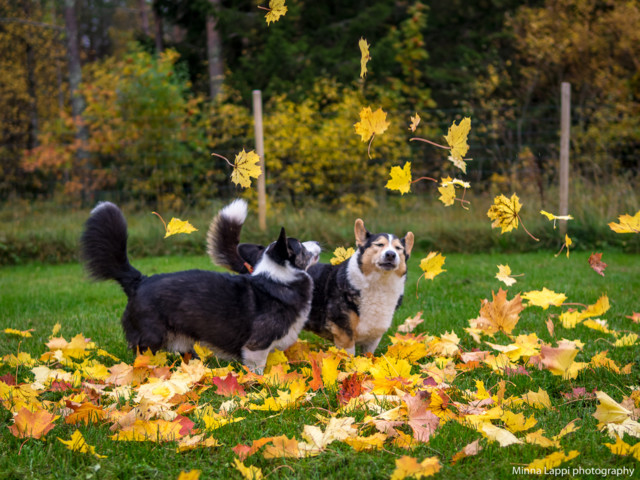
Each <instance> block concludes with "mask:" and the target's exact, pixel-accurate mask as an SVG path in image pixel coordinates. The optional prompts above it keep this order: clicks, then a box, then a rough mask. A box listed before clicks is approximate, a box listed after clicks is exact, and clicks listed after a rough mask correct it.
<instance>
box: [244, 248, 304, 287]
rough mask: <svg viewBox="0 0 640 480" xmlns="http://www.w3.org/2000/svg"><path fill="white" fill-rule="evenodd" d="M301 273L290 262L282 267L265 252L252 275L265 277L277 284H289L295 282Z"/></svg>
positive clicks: (286, 262)
mask: <svg viewBox="0 0 640 480" xmlns="http://www.w3.org/2000/svg"><path fill="white" fill-rule="evenodd" d="M300 273H301V271H300V270H298V269H297V268H295V267H293V266H292V265H291V264H290V263H289V262H288V261H285V262H284V265H280V264H278V263H276V262H274V261H273V260H271V258H270V257H269V255H267V253H266V252H265V254H264V255H262V257H260V261H259V262H258V264H257V265H256V266H255V267H254V268H253V273H252V274H251V275H265V276H267V277H269V278H270V279H271V280H275V281H276V282H280V283H284V284H288V283H292V282H294V281H295V280H296V278H298V275H300Z"/></svg>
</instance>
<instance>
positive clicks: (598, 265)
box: [589, 253, 607, 277]
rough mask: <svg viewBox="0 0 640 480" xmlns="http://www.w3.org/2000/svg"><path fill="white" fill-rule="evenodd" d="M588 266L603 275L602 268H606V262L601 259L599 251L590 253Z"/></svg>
mask: <svg viewBox="0 0 640 480" xmlns="http://www.w3.org/2000/svg"><path fill="white" fill-rule="evenodd" d="M589 266H590V267H591V268H593V270H594V271H595V272H596V273H598V274H600V275H602V276H603V277H604V269H605V268H607V264H606V263H604V262H603V261H602V254H601V253H592V254H591V256H589Z"/></svg>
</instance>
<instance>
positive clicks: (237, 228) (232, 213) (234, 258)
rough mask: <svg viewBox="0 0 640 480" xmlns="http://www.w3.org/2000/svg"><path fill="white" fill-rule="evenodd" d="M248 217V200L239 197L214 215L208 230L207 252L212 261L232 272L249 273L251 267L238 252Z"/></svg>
mask: <svg viewBox="0 0 640 480" xmlns="http://www.w3.org/2000/svg"><path fill="white" fill-rule="evenodd" d="M246 218H247V202H246V201H245V200H242V199H237V200H234V201H233V202H231V203H230V204H229V205H227V206H226V207H224V208H223V209H222V210H220V212H219V213H218V215H216V216H215V217H214V219H213V220H212V221H211V224H210V225H209V230H208V231H207V253H208V254H209V257H210V258H211V261H212V262H213V263H214V264H216V265H218V266H221V267H224V268H226V269H228V270H231V271H232V272H238V273H247V272H249V268H247V265H246V264H245V260H244V259H243V258H242V257H241V256H240V254H239V253H238V245H239V244H240V232H242V225H243V224H244V221H245V219H246Z"/></svg>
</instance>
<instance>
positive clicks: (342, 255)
mask: <svg viewBox="0 0 640 480" xmlns="http://www.w3.org/2000/svg"><path fill="white" fill-rule="evenodd" d="M354 253H356V251H355V250H354V249H353V247H349V248H344V247H338V248H336V249H335V250H334V251H333V258H332V259H331V260H330V262H331V265H340V264H341V263H342V262H344V261H345V260H348V259H349V258H351V255H353V254H354Z"/></svg>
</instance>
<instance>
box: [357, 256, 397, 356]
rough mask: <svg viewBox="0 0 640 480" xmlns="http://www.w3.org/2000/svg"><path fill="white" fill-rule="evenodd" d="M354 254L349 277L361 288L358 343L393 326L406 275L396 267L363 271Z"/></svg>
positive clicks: (375, 336) (376, 337) (374, 337)
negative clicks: (397, 270)
mask: <svg viewBox="0 0 640 480" xmlns="http://www.w3.org/2000/svg"><path fill="white" fill-rule="evenodd" d="M354 257H355V255H354V256H353V257H352V258H351V259H350V261H353V262H354V263H355V265H349V267H350V268H349V280H350V281H351V283H352V285H353V286H354V287H356V288H357V289H358V290H359V291H360V304H359V313H360V321H359V323H358V326H357V328H356V331H355V333H356V343H358V344H362V343H369V342H371V341H373V340H376V339H379V338H380V337H382V336H383V335H384V334H385V332H386V331H387V330H388V329H389V327H390V326H391V322H392V321H393V314H394V312H395V310H396V306H397V305H398V300H399V298H400V296H401V295H402V294H403V293H404V280H405V277H404V276H402V277H400V276H398V274H397V273H396V272H393V271H390V272H382V271H374V272H372V273H370V274H368V275H364V274H363V273H362V271H361V270H360V269H359V268H358V267H357V263H356V262H357V260H355V259H354ZM352 267H355V268H352Z"/></svg>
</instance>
